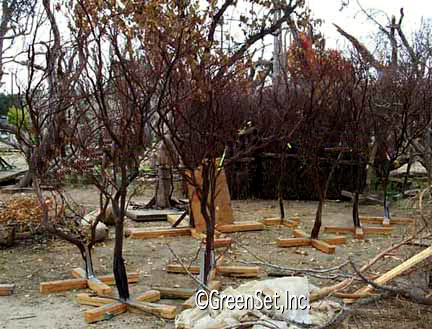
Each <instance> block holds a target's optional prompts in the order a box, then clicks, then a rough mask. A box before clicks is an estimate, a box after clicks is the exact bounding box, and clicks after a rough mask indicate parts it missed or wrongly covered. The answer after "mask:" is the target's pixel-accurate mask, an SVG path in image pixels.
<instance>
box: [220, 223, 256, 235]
mask: <svg viewBox="0 0 432 329" xmlns="http://www.w3.org/2000/svg"><path fill="white" fill-rule="evenodd" d="M216 229H217V230H218V231H219V232H222V233H234V232H247V231H261V230H263V229H264V224H263V223H258V222H249V223H248V222H242V223H241V224H240V223H238V224H228V225H217V226H216Z"/></svg>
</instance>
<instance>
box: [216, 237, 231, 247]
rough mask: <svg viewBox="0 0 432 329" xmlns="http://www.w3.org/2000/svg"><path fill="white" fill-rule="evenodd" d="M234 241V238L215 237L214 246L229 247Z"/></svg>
mask: <svg viewBox="0 0 432 329" xmlns="http://www.w3.org/2000/svg"><path fill="white" fill-rule="evenodd" d="M232 242H233V240H232V239H231V238H223V239H215V240H214V245H213V247H214V248H223V247H228V246H229V245H231V243H232Z"/></svg>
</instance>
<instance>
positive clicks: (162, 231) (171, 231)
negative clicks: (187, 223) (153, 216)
mask: <svg viewBox="0 0 432 329" xmlns="http://www.w3.org/2000/svg"><path fill="white" fill-rule="evenodd" d="M185 235H191V230H190V228H156V229H151V230H143V229H129V236H130V237H131V238H132V239H153V238H162V237H175V236H185Z"/></svg>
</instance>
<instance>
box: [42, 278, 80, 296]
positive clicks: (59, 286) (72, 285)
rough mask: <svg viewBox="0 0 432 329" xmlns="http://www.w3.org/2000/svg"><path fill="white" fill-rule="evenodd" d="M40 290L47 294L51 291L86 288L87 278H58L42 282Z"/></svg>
mask: <svg viewBox="0 0 432 329" xmlns="http://www.w3.org/2000/svg"><path fill="white" fill-rule="evenodd" d="M39 288H40V292H41V293H43V294H47V293H50V292H59V291H67V290H72V289H84V288H87V280H86V279H69V280H58V281H49V282H42V283H41V284H40V285H39Z"/></svg>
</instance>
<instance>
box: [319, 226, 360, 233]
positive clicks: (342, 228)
mask: <svg viewBox="0 0 432 329" xmlns="http://www.w3.org/2000/svg"><path fill="white" fill-rule="evenodd" d="M324 232H333V233H353V232H354V227H349V226H325V227H324Z"/></svg>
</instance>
